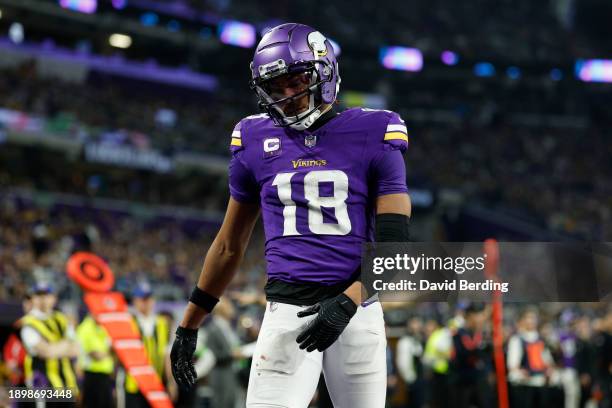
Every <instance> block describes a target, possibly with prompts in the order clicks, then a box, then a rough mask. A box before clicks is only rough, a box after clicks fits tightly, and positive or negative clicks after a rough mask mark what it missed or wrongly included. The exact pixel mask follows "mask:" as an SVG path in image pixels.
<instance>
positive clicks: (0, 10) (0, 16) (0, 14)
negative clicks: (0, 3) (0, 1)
mask: <svg viewBox="0 0 612 408" xmlns="http://www.w3.org/2000/svg"><path fill="white" fill-rule="evenodd" d="M1 18H2V9H0V19H1Z"/></svg>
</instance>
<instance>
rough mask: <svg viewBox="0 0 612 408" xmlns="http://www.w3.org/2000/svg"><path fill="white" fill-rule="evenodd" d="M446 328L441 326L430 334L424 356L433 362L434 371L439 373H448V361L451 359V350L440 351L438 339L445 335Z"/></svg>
mask: <svg viewBox="0 0 612 408" xmlns="http://www.w3.org/2000/svg"><path fill="white" fill-rule="evenodd" d="M445 335H446V333H445V329H444V328H439V329H436V330H434V332H433V333H431V335H430V336H429V339H428V340H427V344H426V345H425V353H424V357H425V358H427V359H428V360H429V361H430V362H431V364H432V365H431V367H432V368H433V370H434V372H436V373H438V374H447V373H448V362H449V360H450V350H444V351H440V350H438V347H437V346H438V344H437V343H438V341H440V337H442V336H445Z"/></svg>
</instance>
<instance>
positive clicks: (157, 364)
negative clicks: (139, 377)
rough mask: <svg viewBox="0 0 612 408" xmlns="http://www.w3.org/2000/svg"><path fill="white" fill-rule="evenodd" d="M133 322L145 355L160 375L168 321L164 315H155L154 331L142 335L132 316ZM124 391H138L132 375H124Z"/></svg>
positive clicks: (132, 392) (166, 343)
mask: <svg viewBox="0 0 612 408" xmlns="http://www.w3.org/2000/svg"><path fill="white" fill-rule="evenodd" d="M133 322H134V325H135V326H136V328H137V330H138V331H139V333H140V334H141V335H140V337H141V340H142V343H143V344H144V348H145V351H146V353H147V356H148V357H149V362H150V363H151V365H152V366H153V368H154V369H155V371H156V372H157V374H158V375H159V376H160V377H161V376H162V375H163V372H164V357H165V355H166V348H167V347H168V338H169V335H170V333H169V332H168V330H169V329H168V321H167V320H166V318H165V317H162V316H157V317H156V319H155V331H154V334H153V335H152V336H144V335H142V329H141V328H140V327H139V325H138V322H137V320H136V318H133ZM125 391H126V392H129V393H131V394H135V393H137V392H138V384H136V380H135V379H134V377H132V376H131V375H129V374H126V376H125Z"/></svg>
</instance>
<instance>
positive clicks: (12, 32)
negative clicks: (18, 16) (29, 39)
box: [9, 23, 24, 44]
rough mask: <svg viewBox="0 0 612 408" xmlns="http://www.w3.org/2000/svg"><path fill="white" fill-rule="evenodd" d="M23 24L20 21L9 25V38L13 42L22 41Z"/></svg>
mask: <svg viewBox="0 0 612 408" xmlns="http://www.w3.org/2000/svg"><path fill="white" fill-rule="evenodd" d="M23 37H24V33H23V25H22V24H21V23H13V24H11V26H10V27H9V38H10V39H11V41H12V42H14V43H15V44H21V43H22V42H23Z"/></svg>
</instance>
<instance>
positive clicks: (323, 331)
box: [297, 293, 357, 352]
mask: <svg viewBox="0 0 612 408" xmlns="http://www.w3.org/2000/svg"><path fill="white" fill-rule="evenodd" d="M356 312H357V305H356V304H355V302H353V301H352V300H351V298H349V297H348V296H346V295H345V294H344V293H341V294H340V295H338V296H336V297H335V298H331V299H327V300H324V301H322V302H319V303H317V304H316V305H314V306H311V307H309V308H308V309H306V310H303V311H301V312H298V314H297V316H298V317H306V316H311V315H313V314H316V315H317V317H315V318H314V319H312V320H311V321H310V322H308V324H307V325H306V328H305V329H304V330H303V331H302V333H300V335H299V336H298V337H297V342H298V343H299V345H300V348H301V349H306V351H308V352H310V351H313V350H319V351H323V350H325V349H326V348H328V347H329V346H331V345H332V344H334V342H335V341H336V340H337V339H338V337H339V336H340V334H341V333H342V331H343V330H344V328H345V327H346V326H347V325H348V324H349V321H350V320H351V318H352V317H353V316H354V315H355V313H356Z"/></svg>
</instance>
